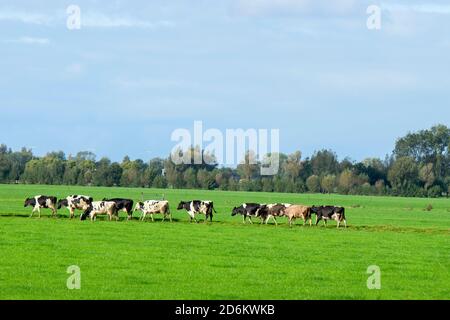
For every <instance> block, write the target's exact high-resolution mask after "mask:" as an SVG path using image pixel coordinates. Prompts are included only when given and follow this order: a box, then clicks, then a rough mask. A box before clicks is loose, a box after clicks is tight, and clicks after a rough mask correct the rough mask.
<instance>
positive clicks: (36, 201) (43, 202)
mask: <svg viewBox="0 0 450 320" xmlns="http://www.w3.org/2000/svg"><path fill="white" fill-rule="evenodd" d="M56 201H57V199H56V197H53V196H42V195H38V196H35V197H33V198H26V199H25V202H24V205H23V206H24V208H25V207H28V206H32V207H33V210H32V211H31V215H30V218H31V217H32V216H33V214H34V212H35V211H37V212H39V218H40V217H41V208H46V209H51V210H52V216H56V213H57V210H56Z"/></svg>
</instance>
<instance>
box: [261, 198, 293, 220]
mask: <svg viewBox="0 0 450 320" xmlns="http://www.w3.org/2000/svg"><path fill="white" fill-rule="evenodd" d="M290 206H291V205H290V204H287V203H272V204H262V205H261V206H260V208H259V209H258V211H257V216H258V217H260V218H261V223H265V224H267V223H268V222H269V220H270V218H272V219H273V221H274V222H275V225H278V222H277V219H276V218H277V217H282V216H284V215H285V211H286V209H287V208H288V207H290Z"/></svg>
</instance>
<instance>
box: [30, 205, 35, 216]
mask: <svg viewBox="0 0 450 320" xmlns="http://www.w3.org/2000/svg"><path fill="white" fill-rule="evenodd" d="M33 214H34V207H33V210H31V214H30V218H31V217H32V216H33Z"/></svg>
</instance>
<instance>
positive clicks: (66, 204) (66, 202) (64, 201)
mask: <svg viewBox="0 0 450 320" xmlns="http://www.w3.org/2000/svg"><path fill="white" fill-rule="evenodd" d="M68 205H69V202H68V201H67V199H59V201H58V209H61V207H62V206H64V207H67V206H68Z"/></svg>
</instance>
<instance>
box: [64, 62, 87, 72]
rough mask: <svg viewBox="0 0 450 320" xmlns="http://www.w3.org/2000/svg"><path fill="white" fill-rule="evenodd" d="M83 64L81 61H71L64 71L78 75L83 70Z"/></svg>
mask: <svg viewBox="0 0 450 320" xmlns="http://www.w3.org/2000/svg"><path fill="white" fill-rule="evenodd" d="M83 69H84V68H83V65H82V64H81V63H72V64H69V65H68V66H67V67H66V72H67V73H70V74H72V75H79V74H81V73H82V72H83Z"/></svg>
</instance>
